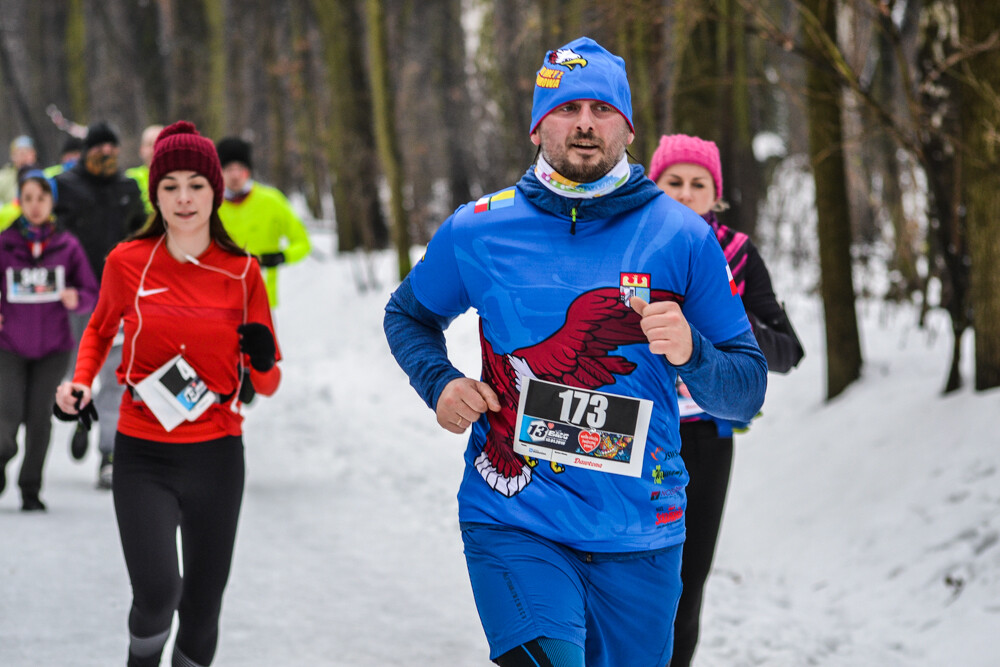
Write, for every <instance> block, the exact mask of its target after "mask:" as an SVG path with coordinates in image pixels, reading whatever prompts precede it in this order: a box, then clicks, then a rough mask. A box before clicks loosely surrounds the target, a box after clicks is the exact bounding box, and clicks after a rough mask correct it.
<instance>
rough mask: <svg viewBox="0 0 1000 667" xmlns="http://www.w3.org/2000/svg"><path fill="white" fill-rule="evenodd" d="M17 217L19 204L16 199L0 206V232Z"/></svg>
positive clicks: (18, 215)
mask: <svg viewBox="0 0 1000 667" xmlns="http://www.w3.org/2000/svg"><path fill="white" fill-rule="evenodd" d="M19 217H21V205H20V204H19V203H18V201H17V200H16V199H15V200H14V201H11V202H7V203H6V204H4V205H3V206H2V207H0V232H2V231H3V230H5V229H7V228H8V227H10V225H11V223H12V222H14V221H15V220H17V219H18V218H19Z"/></svg>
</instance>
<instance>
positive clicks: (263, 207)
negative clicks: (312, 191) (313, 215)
mask: <svg viewBox="0 0 1000 667" xmlns="http://www.w3.org/2000/svg"><path fill="white" fill-rule="evenodd" d="M219 217H220V218H222V224H223V225H224V226H225V228H226V231H227V232H229V235H230V236H231V237H233V241H235V242H236V245H238V246H240V247H241V248H244V249H246V251H247V252H250V253H252V254H254V255H258V256H260V255H263V254H265V253H270V252H283V253H285V262H286V263H287V264H291V263H293V262H298V261H299V260H301V259H304V258H305V257H306V255H308V254H309V250H310V249H311V247H312V246H311V245H310V243H309V234H308V233H307V232H306V228H305V225H303V224H302V221H301V220H299V219H298V217H297V216H296V215H295V213H294V212H293V211H292V207H291V205H290V204H289V203H288V199H286V198H285V195H283V194H281V191H280V190H278V189H277V188H273V187H271V186H269V185H262V184H261V183H257V182H255V183H254V184H253V187H252V188H251V189H250V194H248V195H247V196H246V199H244V200H243V201H241V202H240V203H238V204H234V203H233V202H230V201H224V202H222V206H220V207H219ZM262 270H263V272H264V283H265V284H266V286H267V297H268V300H269V301H270V303H271V307H272V308H273V307H274V306H276V305H278V271H277V268H276V267H269V268H264V269H262Z"/></svg>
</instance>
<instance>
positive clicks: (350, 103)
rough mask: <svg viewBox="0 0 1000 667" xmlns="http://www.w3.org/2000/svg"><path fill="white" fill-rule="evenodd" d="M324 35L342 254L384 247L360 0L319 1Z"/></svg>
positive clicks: (385, 237)
mask: <svg viewBox="0 0 1000 667" xmlns="http://www.w3.org/2000/svg"><path fill="white" fill-rule="evenodd" d="M313 7H314V10H315V13H316V17H317V19H318V21H319V26H320V32H321V34H322V37H323V43H324V52H325V62H326V73H327V76H328V78H329V82H328V86H329V89H330V91H331V93H330V100H331V109H330V113H329V120H328V123H327V125H326V128H325V131H326V134H325V135H321V136H323V137H324V145H325V146H326V147H327V159H328V160H329V161H330V165H331V168H332V181H333V202H334V206H335V208H336V225H337V242H338V250H339V251H341V252H346V251H353V250H357V249H359V248H364V249H366V250H372V249H375V248H383V247H385V246H386V244H387V242H388V226H387V224H386V222H385V218H384V216H383V214H382V212H381V209H380V207H379V201H378V189H377V188H376V187H374V186H375V184H376V183H377V182H378V157H377V155H376V153H375V138H374V130H373V128H372V117H373V112H372V103H371V96H370V93H369V86H368V79H367V76H366V72H367V69H366V67H365V61H364V55H365V43H364V23H363V21H362V19H361V13H360V10H359V7H358V5H357V3H356V2H343V1H342V0H313Z"/></svg>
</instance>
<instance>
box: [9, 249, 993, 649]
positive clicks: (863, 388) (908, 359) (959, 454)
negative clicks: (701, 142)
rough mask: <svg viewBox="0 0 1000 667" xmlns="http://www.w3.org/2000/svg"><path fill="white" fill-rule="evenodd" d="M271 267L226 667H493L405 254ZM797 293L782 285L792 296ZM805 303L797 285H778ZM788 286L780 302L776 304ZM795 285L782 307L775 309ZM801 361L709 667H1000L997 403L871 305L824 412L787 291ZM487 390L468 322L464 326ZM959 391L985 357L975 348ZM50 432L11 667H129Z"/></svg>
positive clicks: (70, 467) (737, 500)
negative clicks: (429, 397) (407, 286)
mask: <svg viewBox="0 0 1000 667" xmlns="http://www.w3.org/2000/svg"><path fill="white" fill-rule="evenodd" d="M314 240H315V244H316V246H317V247H318V248H319V252H318V253H316V254H314V256H312V257H310V258H308V259H307V260H305V261H304V262H302V263H301V264H298V265H294V266H291V267H286V268H285V269H283V271H282V285H281V295H282V305H281V306H280V307H279V309H278V313H277V320H278V334H279V339H280V343H281V346H282V350H283V353H284V355H285V360H284V361H283V362H282V367H283V372H284V382H283V385H282V387H281V389H280V390H279V392H278V394H277V395H276V396H274V397H273V398H271V399H267V400H262V401H259V402H258V404H257V405H255V406H254V407H253V408H252V409H251V410H250V411H249V414H248V416H247V425H246V432H247V434H246V445H247V454H246V457H247V468H248V482H247V491H246V498H245V501H244V506H243V514H242V519H241V525H240V532H239V538H238V543H237V546H236V556H235V561H234V567H233V573H232V578H231V580H230V584H229V588H228V590H227V594H226V600H225V605H224V608H223V616H222V631H221V641H220V644H219V652H218V656H217V658H216V661H215V664H216V665H233V666H236V665H238V666H241V667H254V666H257V665H282V666H285V665H288V666H298V665H334V666H343V667H348V666H350V667H374V666H379V667H385V666H388V665H407V666H413V665H441V666H446V667H450V666H466V665H482V666H484V667H485V666H486V665H488V664H490V663H489V661H488V659H487V652H488V651H487V646H486V641H485V639H484V638H483V635H482V630H481V629H480V626H479V620H478V617H477V614H476V609H475V605H474V603H473V600H472V593H471V589H470V587H469V584H468V580H467V577H466V573H465V565H464V559H463V556H462V546H461V539H460V536H459V531H458V523H457V518H456V514H457V507H456V502H455V492H456V491H457V488H458V483H459V480H460V478H461V473H462V450H463V447H464V438H463V437H459V436H456V435H452V434H450V433H447V432H445V431H443V430H441V429H440V428H439V427H438V426H437V425H436V423H435V421H434V418H433V415H432V413H431V412H430V411H429V410H427V408H426V407H425V406H424V405H423V403H422V402H421V401H420V400H419V399H418V398H417V396H416V394H415V393H414V392H413V390H412V389H411V388H410V387H409V385H408V384H407V381H406V378H405V376H404V375H403V373H402V371H400V370H399V369H398V367H397V366H396V364H395V361H394V360H393V359H392V357H391V356H390V354H389V351H388V348H387V346H386V343H385V339H384V337H383V336H382V329H381V323H382V308H383V306H384V304H385V301H386V299H387V297H388V294H389V293H390V291H391V290H392V289H393V288H394V286H395V280H394V274H395V268H394V265H393V256H392V254H391V253H382V254H379V255H377V256H375V257H374V258H373V260H372V261H373V270H374V273H375V275H377V277H378V279H379V281H380V285H379V286H377V287H373V288H369V289H367V290H364V291H361V290H359V289H358V288H357V287H356V277H357V276H359V275H362V274H363V273H364V271H363V270H362V262H361V261H360V260H359V259H358V258H350V257H337V258H335V257H333V256H332V254H331V253H330V252H327V251H324V250H325V249H326V248H330V247H331V245H332V242H331V240H330V238H329V236H326V235H324V234H321V233H315V238H314ZM781 282H782V283H785V282H786V281H781ZM787 282H788V284H795V281H787ZM782 289H784V288H782ZM780 292H781V290H779V293H780ZM780 295H781V297H782V298H784V299H785V300H786V301H787V306H788V310H789V313H790V315H791V317H792V320H793V322H794V323H795V325H796V327H797V329H798V331H799V334H800V336H801V338H802V340H803V343H804V344H805V346H806V349H807V356H806V358H805V360H804V361H803V362H802V364H801V365H800V367H799V368H798V369H797V370H795V371H794V372H793V373H791V374H790V375H788V376H784V377H782V376H774V375H772V376H771V378H770V387H769V391H768V398H767V402H766V404H765V406H764V415H763V416H762V417H761V418H760V419H758V420H757V422H756V423H755V424H754V426H753V428H752V429H751V431H750V432H749V433H748V434H746V435H742V436H738V438H737V455H736V462H735V467H734V473H733V483H732V488H731V490H730V496H729V499H728V507H727V513H726V517H725V520H724V526H723V532H722V538H721V542H720V545H719V551H718V554H717V558H716V563H715V570H714V574H713V577H712V579H711V580H710V582H709V586H708V590H707V600H706V608H705V611H704V617H703V624H702V627H703V638H702V644H701V649H700V653H699V655H698V657H697V660H696V665H698V666H699V667H713V666H719V667H740V666H744V665H773V666H778V667H783V666H786V665H787V666H789V667H799V666H801V665H828V666H837V667H846V666H852V667H854V666H856V667H872V666H879V667H887V666H896V665H899V666H904V665H905V666H906V667H939V666H940V667H950V666H952V665H962V666H963V667H978V666H982V667H987V666H993V665H997V664H1000V650H998V649H997V648H995V645H994V644H993V643H992V641H991V640H992V639H993V636H994V635H996V634H997V631H998V629H1000V474H998V468H1000V446H998V445H1000V437H998V436H997V435H996V426H995V423H996V417H997V415H998V414H1000V392H997V391H992V392H986V393H983V394H975V393H973V392H972V391H971V390H968V389H966V390H963V391H960V392H957V393H956V394H954V395H952V396H949V397H942V396H941V395H940V388H941V387H942V385H943V382H944V378H945V373H946V370H947V365H948V362H949V357H948V354H949V345H950V340H949V337H950V334H949V333H948V324H947V321H946V320H945V319H944V317H943V315H941V314H939V313H932V317H931V318H930V326H929V327H928V329H926V330H918V329H916V327H915V324H914V323H915V315H914V313H913V312H912V311H911V310H909V309H905V308H894V307H891V306H885V305H881V304H878V305H863V306H861V308H860V314H861V327H862V345H863V351H864V356H865V362H866V363H865V369H864V378H863V379H862V380H861V381H860V382H858V383H856V384H855V385H854V386H852V387H851V388H850V389H849V390H848V391H847V392H846V394H844V395H843V396H841V397H839V398H838V399H836V400H835V401H833V402H830V403H826V402H825V401H824V400H823V397H824V387H825V379H824V369H825V363H824V356H823V326H822V323H823V320H822V310H821V306H820V304H819V303H818V301H817V300H816V299H815V298H814V297H811V296H807V295H804V294H797V293H793V292H791V291H785V293H781V294H780ZM448 338H449V348H450V350H451V352H452V354H453V357H454V358H455V360H456V361H457V363H458V365H459V367H460V368H462V369H463V370H464V371H466V372H467V373H468V374H473V375H477V374H478V372H479V368H478V364H479V361H478V360H479V355H478V349H477V345H478V339H477V333H476V323H475V318H474V317H472V316H471V315H467V316H465V317H463V318H460V319H459V320H458V321H457V322H456V323H455V324H454V325H453V327H452V329H451V330H449V335H448ZM966 343H967V350H968V351H967V354H966V360H967V363H966V376H967V377H969V370H968V367H969V366H970V364H969V363H968V361H969V360H970V359H971V354H972V351H971V345H969V344H968V343H971V339H970V340H969V341H966ZM68 438H69V427H67V426H66V425H63V424H58V425H57V426H56V429H55V431H54V435H53V443H52V449H51V451H50V454H49V461H48V465H47V470H46V481H45V487H44V489H43V492H42V497H43V499H44V500H45V501H46V502H47V503H48V505H49V511H48V513H46V514H44V515H41V514H24V513H21V512H19V511H18V507H19V498H18V494H17V488H16V481H15V480H16V473H17V470H18V468H19V466H20V458H18V459H15V460H14V461H13V462H12V463H11V464H10V466H9V467H8V476H9V477H11V478H12V480H11V484H10V487H9V488H8V490H7V491H6V492H5V493H4V495H3V496H2V497H0V665H2V666H4V667H27V666H29V665H31V666H35V665H44V666H59V667H63V666H69V667H76V666H80V667H87V666H102V667H104V666H106V665H112V664H124V662H125V653H126V646H127V629H126V618H127V614H128V606H129V602H130V591H129V585H128V579H127V576H126V572H125V567H124V563H123V561H122V557H121V553H120V547H119V544H118V537H117V530H116V526H115V521H114V514H113V511H112V507H111V496H110V495H109V494H108V493H107V492H101V491H97V490H95V489H94V487H93V484H94V479H95V474H96V466H97V457H96V453H95V452H94V451H93V448H91V451H90V452H89V453H88V457H87V459H86V460H85V461H83V463H82V464H81V463H76V462H74V461H72V460H71V459H70V457H69V454H68V446H67V441H68Z"/></svg>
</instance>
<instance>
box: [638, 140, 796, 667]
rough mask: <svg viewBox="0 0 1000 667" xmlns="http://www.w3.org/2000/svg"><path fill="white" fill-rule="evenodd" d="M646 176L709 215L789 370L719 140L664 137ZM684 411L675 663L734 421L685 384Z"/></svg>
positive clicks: (716, 522)
mask: <svg viewBox="0 0 1000 667" xmlns="http://www.w3.org/2000/svg"><path fill="white" fill-rule="evenodd" d="M649 178H651V179H652V180H653V181H654V182H655V183H656V184H657V185H658V186H659V187H660V189H661V190H663V191H664V192H666V193H667V194H668V195H670V196H671V197H673V198H674V199H676V200H677V201H678V202H680V203H682V204H684V205H685V206H687V207H689V208H691V209H692V210H694V212H695V213H697V214H699V215H700V216H702V217H703V218H704V219H705V222H706V223H708V224H709V225H710V226H711V227H712V229H713V230H715V236H716V238H717V239H718V240H719V244H720V245H721V246H722V250H723V253H724V254H725V256H726V260H727V261H728V262H729V269H730V271H731V272H732V274H733V282H734V283H735V285H736V289H737V290H738V291H739V294H740V297H741V298H742V299H743V307H744V308H745V309H746V313H747V318H748V319H749V320H750V324H751V325H752V327H753V332H754V336H755V337H756V338H757V344H758V345H760V349H761V351H762V352H763V353H764V356H765V357H766V358H767V364H768V370H770V371H774V372H776V373H787V372H788V371H790V370H791V369H792V368H794V367H795V366H796V365H798V363H799V361H800V360H801V359H802V356H803V354H804V353H803V350H802V345H801V344H800V343H799V339H798V337H796V335H795V331H794V330H793V329H792V325H791V322H789V321H788V317H787V315H786V314H785V311H784V309H783V308H782V307H781V305H780V304H779V303H778V301H777V299H776V298H775V296H774V289H773V288H772V287H771V276H770V274H769V273H768V271H767V267H766V266H765V265H764V260H763V259H762V258H761V256H760V253H758V252H757V248H755V247H754V245H753V243H751V242H750V238H749V237H748V236H747V235H746V234H742V233H740V232H737V231H735V230H733V229H730V228H729V227H726V226H725V225H723V224H721V223H719V221H718V220H717V219H716V217H715V214H716V212H719V211H723V210H725V208H726V205H725V203H724V202H723V200H722V163H721V160H720V159H719V148H718V146H716V145H715V143H714V142H711V141H705V140H704V139H699V138H698V137H691V136H688V135H685V134H672V135H664V136H662V137H660V145H659V146H658V147H657V149H656V152H655V153H653V159H652V161H651V162H650V165H649ZM677 394H678V397H679V402H680V406H679V407H680V414H681V425H680V432H681V458H682V459H683V461H684V465H685V467H686V468H687V471H688V475H689V476H690V481H689V482H688V486H687V497H688V505H687V510H686V511H687V514H686V517H685V521H686V525H687V537H686V538H685V541H684V555H683V558H682V562H681V582H682V583H683V587H684V588H683V591H682V593H681V598H680V602H679V604H678V608H677V617H676V620H675V622H674V654H673V657H672V658H671V660H670V667H688V665H690V664H691V659H692V657H693V655H694V650H695V646H696V645H697V643H698V629H699V616H700V615H701V603H702V597H703V592H704V588H705V581H706V580H707V579H708V573H709V571H710V569H711V566H712V558H713V556H714V554H715V544H716V541H717V540H718V536H719V527H720V524H721V522H722V511H723V507H724V505H725V500H726V490H727V489H728V487H729V475H730V471H731V469H732V463H733V431H734V430H742V429H745V428H746V427H747V426H748V424H734V423H732V422H728V421H726V420H723V419H718V418H716V417H713V416H711V415H709V414H708V413H706V412H704V411H703V410H702V409H701V408H699V407H698V405H697V404H696V403H695V402H694V401H693V400H691V398H690V394H689V392H687V391H685V388H684V387H683V385H682V386H679V387H678V391H677Z"/></svg>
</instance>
